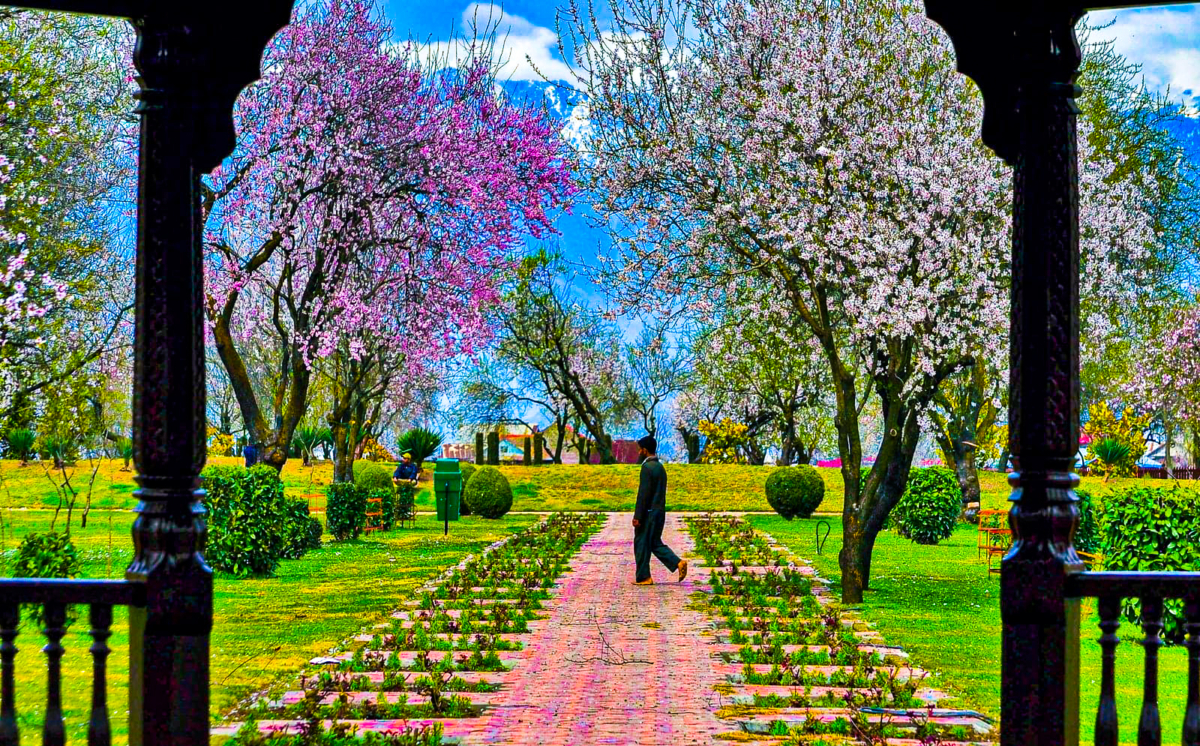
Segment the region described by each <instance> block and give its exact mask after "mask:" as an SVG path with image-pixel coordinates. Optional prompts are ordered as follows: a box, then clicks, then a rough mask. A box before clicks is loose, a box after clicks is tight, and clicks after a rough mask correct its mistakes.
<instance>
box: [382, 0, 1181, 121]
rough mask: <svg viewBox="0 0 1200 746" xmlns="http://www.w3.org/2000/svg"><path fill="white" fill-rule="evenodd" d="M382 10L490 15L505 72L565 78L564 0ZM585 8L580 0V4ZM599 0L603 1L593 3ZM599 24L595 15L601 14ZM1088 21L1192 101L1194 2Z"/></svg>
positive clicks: (426, 20) (392, 3)
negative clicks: (560, 21) (505, 53)
mask: <svg viewBox="0 0 1200 746" xmlns="http://www.w3.org/2000/svg"><path fill="white" fill-rule="evenodd" d="M386 3H387V12H388V15H389V16H390V18H391V19H392V22H393V23H394V24H395V26H396V30H397V33H398V34H399V35H400V36H402V37H407V36H410V35H411V36H413V37H415V38H417V39H418V40H420V41H428V40H433V41H444V40H446V39H448V38H449V36H450V34H451V32H452V31H453V32H457V33H461V32H462V30H463V28H464V18H471V17H477V18H480V19H484V20H486V19H492V20H495V21H498V22H499V24H500V26H501V28H502V30H503V31H504V32H506V34H507V41H508V47H509V57H508V59H509V60H510V67H509V72H510V73H511V74H512V77H514V78H516V79H519V80H529V79H537V76H536V73H535V72H534V71H533V70H532V69H530V66H529V65H528V64H526V63H525V58H526V56H529V57H530V58H532V59H533V61H534V63H535V64H536V65H537V67H538V68H540V69H541V70H542V71H543V72H546V73H547V74H549V75H550V77H552V78H565V77H566V73H567V67H566V64H565V62H564V61H563V60H562V59H561V57H560V56H559V54H558V50H557V48H556V44H555V31H554V29H555V17H556V14H557V12H558V8H559V7H560V6H562V5H565V0H564V1H563V2H558V1H556V0H509V1H508V2H506V3H504V4H503V5H500V4H492V3H474V2H432V3H417V2H412V1H411V0H386ZM581 4H583V5H584V6H585V7H586V2H583V3H581ZM596 5H597V6H598V7H603V6H606V3H605V2H603V0H600V1H599V2H597V3H596ZM601 22H602V23H603V18H601ZM1089 22H1090V23H1091V24H1093V25H1095V24H1099V23H1110V22H1111V23H1112V24H1113V25H1112V26H1111V28H1108V29H1105V30H1104V31H1101V32H1100V35H1101V36H1105V37H1108V38H1112V39H1114V40H1115V41H1116V47H1117V51H1118V52H1120V53H1122V54H1124V55H1125V56H1126V57H1128V58H1130V59H1131V60H1134V61H1135V62H1138V63H1141V64H1142V65H1143V72H1144V73H1145V76H1146V83H1147V85H1148V86H1150V87H1151V88H1154V89H1156V90H1167V88H1168V86H1169V88H1170V90H1171V92H1172V93H1173V94H1177V95H1178V96H1179V97H1180V98H1181V99H1184V100H1186V101H1187V103H1189V104H1190V105H1192V106H1196V105H1198V104H1200V9H1198V8H1197V6H1195V5H1190V6H1180V7H1167V8H1150V9H1138V10H1124V11H1098V12H1095V13H1092V14H1091V15H1090V17H1089Z"/></svg>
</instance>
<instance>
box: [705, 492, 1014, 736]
mask: <svg viewBox="0 0 1200 746" xmlns="http://www.w3.org/2000/svg"><path fill="white" fill-rule="evenodd" d="M688 528H689V531H690V533H691V535H692V537H693V538H694V540H695V542H696V552H697V554H699V555H700V556H702V557H703V558H704V561H705V564H706V565H708V566H709V567H713V568H715V569H714V571H713V572H712V575H711V579H710V587H711V591H712V593H711V595H709V596H707V597H706V598H705V599H704V601H703V603H704V605H705V607H706V610H707V611H708V613H709V614H711V615H712V616H713V617H714V618H715V624H714V627H715V635H714V637H715V641H716V645H715V646H714V648H715V655H716V656H718V658H719V659H720V660H721V661H722V663H721V664H718V666H717V667H718V669H719V670H721V671H722V672H723V673H724V677H725V683H723V684H722V685H721V686H720V687H719V688H718V689H717V691H718V693H719V694H720V695H721V696H722V702H723V706H722V707H721V709H720V710H719V711H718V713H717V714H718V716H719V717H720V718H722V719H723V720H725V721H726V722H728V723H729V724H730V726H731V730H732V732H730V733H729V734H727V735H728V738H729V739H730V740H741V739H745V738H747V737H750V738H753V739H755V740H756V741H760V742H764V743H787V744H792V743H796V744H799V743H803V744H811V745H815V744H835V743H837V744H841V743H846V744H850V743H867V744H888V743H903V742H905V739H916V741H917V742H919V743H922V744H956V743H957V744H961V743H984V742H989V741H991V739H992V737H993V736H994V733H993V731H992V728H991V725H990V722H989V721H988V720H987V719H986V718H984V717H983V716H982V715H978V714H977V713H969V712H966V713H964V712H959V711H953V710H945V709H939V708H938V707H937V706H936V703H937V702H938V701H939V700H940V699H943V698H944V697H945V695H943V694H941V693H940V692H936V691H933V690H930V689H926V688H923V686H922V685H923V683H924V680H925V677H926V675H927V674H926V673H925V672H924V671H921V670H920V669H917V668H913V667H912V666H910V665H909V664H908V661H907V655H906V654H905V653H904V651H902V650H900V649H899V648H893V647H887V646H885V645H883V644H882V642H883V641H882V640H881V639H880V638H879V635H878V634H877V633H875V632H874V631H873V630H871V629H870V628H869V627H868V626H867V625H866V624H864V623H862V622H861V621H859V620H857V619H856V618H855V617H854V616H853V615H852V614H849V613H847V612H845V611H844V610H842V609H841V608H840V607H839V605H838V604H837V603H836V602H835V601H834V599H833V598H832V597H831V596H830V594H829V593H828V591H827V590H826V588H825V587H824V584H823V582H822V581H821V580H820V579H819V578H817V577H816V573H815V572H814V571H813V569H812V568H811V567H810V566H807V565H805V564H802V563H801V564H797V563H796V562H794V561H792V560H791V558H790V557H789V556H788V555H787V554H785V553H784V552H781V551H778V550H777V549H776V548H775V546H774V540H773V539H771V538H770V537H767V536H764V535H762V534H759V533H758V532H756V531H754V530H753V529H752V528H751V527H750V526H749V525H748V524H747V523H746V522H744V521H742V520H741V519H740V518H734V517H729V516H703V517H696V518H691V519H689V520H688Z"/></svg>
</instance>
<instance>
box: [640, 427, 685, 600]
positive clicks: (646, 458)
mask: <svg viewBox="0 0 1200 746" xmlns="http://www.w3.org/2000/svg"><path fill="white" fill-rule="evenodd" d="M637 443H638V453H639V454H640V455H641V457H642V478H641V484H639V485H638V495H637V505H636V507H635V508H634V510H633V554H634V557H635V558H636V559H637V578H636V579H635V580H634V585H654V581H653V580H652V579H651V578H650V555H651V554H653V555H654V556H655V557H658V559H659V561H660V562H662V563H663V564H664V565H666V566H667V567H668V568H669V569H670V570H671V572H678V573H679V581H680V582H683V579H684V578H686V577H687V571H688V563H687V560H681V559H679V557H678V556H677V555H676V554H675V553H674V552H672V551H671V547H669V546H667V545H666V544H664V543H663V540H662V532H663V524H664V523H665V522H666V520H667V470H666V469H664V468H663V465H662V462H660V461H659V460H658V441H657V440H655V439H654V438H653V437H651V436H649V435H647V436H646V437H644V438H642V439H641V440H639V441H638V442H637Z"/></svg>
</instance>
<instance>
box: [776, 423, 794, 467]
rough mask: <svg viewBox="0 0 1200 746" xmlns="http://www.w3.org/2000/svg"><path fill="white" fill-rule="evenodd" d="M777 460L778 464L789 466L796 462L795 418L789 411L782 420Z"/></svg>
mask: <svg viewBox="0 0 1200 746" xmlns="http://www.w3.org/2000/svg"><path fill="white" fill-rule="evenodd" d="M780 436H781V437H780V439H779V441H780V444H779V461H777V462H776V463H778V464H779V465H780V466H791V465H792V464H793V463H795V462H796V455H797V448H796V418H795V417H794V416H792V415H791V414H790V413H789V414H788V416H786V417H785V418H784V420H783V427H782V428H781V432H780Z"/></svg>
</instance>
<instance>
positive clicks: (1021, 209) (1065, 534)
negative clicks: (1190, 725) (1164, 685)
mask: <svg viewBox="0 0 1200 746" xmlns="http://www.w3.org/2000/svg"><path fill="white" fill-rule="evenodd" d="M1177 4H1182V3H1178V2H1161V1H1159V2H1154V1H1151V2H1097V3H1094V4H1093V3H1087V2H1079V1H1078V0H976V1H974V2H965V1H964V0H925V10H926V14H927V15H928V17H929V18H930V19H931V20H933V21H935V22H936V23H938V24H939V25H940V26H941V27H942V28H943V29H945V31H946V32H947V33H948V34H949V36H950V40H951V42H952V43H953V45H954V51H955V55H956V57H957V62H958V70H959V72H961V73H963V74H964V75H967V76H968V77H970V78H971V79H972V80H974V81H975V83H976V84H977V85H978V86H979V89H980V92H981V93H982V95H983V101H984V116H983V129H982V138H983V142H984V144H985V145H987V146H988V147H990V148H991V149H992V150H993V151H995V153H996V155H998V156H1000V157H1001V158H1003V159H1004V160H1005V162H1007V163H1008V164H1009V165H1010V166H1012V167H1013V230H1012V304H1011V319H1010V320H1011V342H1010V344H1011V347H1010V366H1009V371H1010V379H1009V441H1010V445H1009V448H1010V451H1011V453H1012V455H1013V461H1014V471H1013V473H1012V474H1011V475H1010V477H1009V483H1010V484H1011V485H1012V488H1013V492H1012V497H1011V498H1010V499H1011V502H1012V508H1011V511H1010V514H1009V524H1010V526H1011V528H1012V534H1013V546H1012V549H1011V550H1010V551H1009V553H1008V555H1007V556H1006V557H1005V558H1004V560H1003V562H1002V564H1001V591H1000V596H1001V616H1002V619H1003V626H1004V631H1003V650H1002V659H1001V660H1002V662H1001V669H1002V673H1001V675H1002V693H1001V704H1000V721H1001V723H1002V724H1003V727H1002V729H1001V742H1002V743H1003V744H1004V745H1005V746H1016V745H1017V744H1021V745H1022V746H1050V745H1053V746H1062V745H1064V744H1067V743H1070V744H1075V743H1078V740H1079V739H1078V735H1079V702H1078V680H1079V668H1078V660H1079V658H1078V656H1079V604H1078V602H1079V597H1080V595H1087V594H1081V593H1080V592H1079V591H1078V590H1077V589H1078V588H1079V586H1080V585H1082V584H1081V583H1079V582H1078V581H1080V580H1081V579H1082V578H1083V577H1084V575H1093V574H1092V573H1084V572H1083V570H1084V566H1083V563H1082V561H1081V560H1080V558H1079V555H1078V554H1077V553H1076V551H1075V548H1074V546H1073V543H1072V537H1073V534H1074V532H1075V528H1076V525H1077V524H1078V521H1079V511H1078V507H1077V501H1078V498H1077V497H1076V495H1075V492H1074V488H1075V487H1076V486H1078V484H1079V478H1078V476H1076V475H1075V474H1074V473H1073V470H1074V462H1075V453H1076V450H1077V449H1078V438H1079V399H1080V395H1079V391H1080V389H1079V174H1078V163H1077V161H1078V153H1077V143H1076V115H1077V114H1078V111H1079V110H1078V109H1077V108H1076V106H1075V101H1074V99H1075V98H1076V97H1077V96H1078V95H1080V93H1081V91H1080V89H1079V87H1078V86H1077V85H1076V83H1075V81H1076V78H1077V76H1078V74H1079V66H1080V63H1081V59H1082V56H1081V52H1080V48H1079V43H1078V40H1077V38H1076V36H1075V26H1076V23H1078V21H1079V20H1080V19H1081V18H1082V17H1083V15H1084V13H1086V12H1087V11H1089V10H1099V9H1116V8H1130V7H1137V6H1154V5H1177ZM1096 574H1097V575H1104V573H1096ZM1151 575H1154V574H1152V573H1148V574H1147V576H1151ZM1142 581H1143V583H1144V584H1146V586H1148V585H1149V584H1151V583H1153V582H1156V581H1155V579H1153V578H1150V577H1146V578H1143V579H1142ZM1114 592H1115V591H1114ZM1102 606H1103V604H1102ZM1111 621H1112V629H1113V630H1115V629H1116V621H1115V619H1113V620H1111ZM1101 627H1102V629H1104V625H1103V624H1102V625H1101ZM1106 634H1108V633H1107V632H1106ZM1156 635H1157V631H1153V632H1152V631H1151V630H1150V629H1149V627H1148V628H1147V638H1148V640H1149V639H1151V638H1155V639H1156ZM1110 641H1111V644H1112V647H1106V649H1105V655H1106V656H1107V659H1106V666H1107V665H1108V664H1110V663H1111V653H1112V651H1113V648H1115V644H1116V638H1115V635H1113V636H1112V637H1111V638H1110ZM1101 642H1102V645H1104V644H1105V642H1106V640H1104V639H1102V640H1101ZM1149 658H1150V655H1149V652H1148V653H1147V659H1148V660H1149ZM1106 683H1107V684H1111V681H1110V680H1109V681H1107V682H1106ZM1104 697H1105V694H1103V693H1102V706H1101V713H1100V717H1099V718H1098V721H1097V733H1098V740H1097V743H1100V742H1101V741H1102V740H1106V739H1108V738H1109V737H1110V735H1111V737H1112V738H1114V739H1115V736H1116V716H1115V710H1113V713H1112V716H1111V718H1109V716H1108V713H1107V712H1106V709H1105V704H1104V701H1103V700H1104ZM1155 698H1156V697H1155V695H1152V694H1151V690H1150V689H1149V688H1147V702H1151V703H1152V704H1153V706H1154V709H1153V712H1152V714H1149V711H1147V710H1146V709H1143V718H1142V722H1141V723H1140V724H1139V743H1145V742H1149V741H1143V740H1142V738H1150V739H1152V738H1153V736H1152V734H1153V733H1155V732H1157V731H1158V722H1157V720H1158V718H1157V705H1156V704H1154V700H1155ZM1194 737H1195V735H1194V734H1193V735H1192V736H1190V737H1189V736H1185V742H1187V741H1190V738H1194ZM1113 742H1114V743H1115V740H1114V741H1113Z"/></svg>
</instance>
